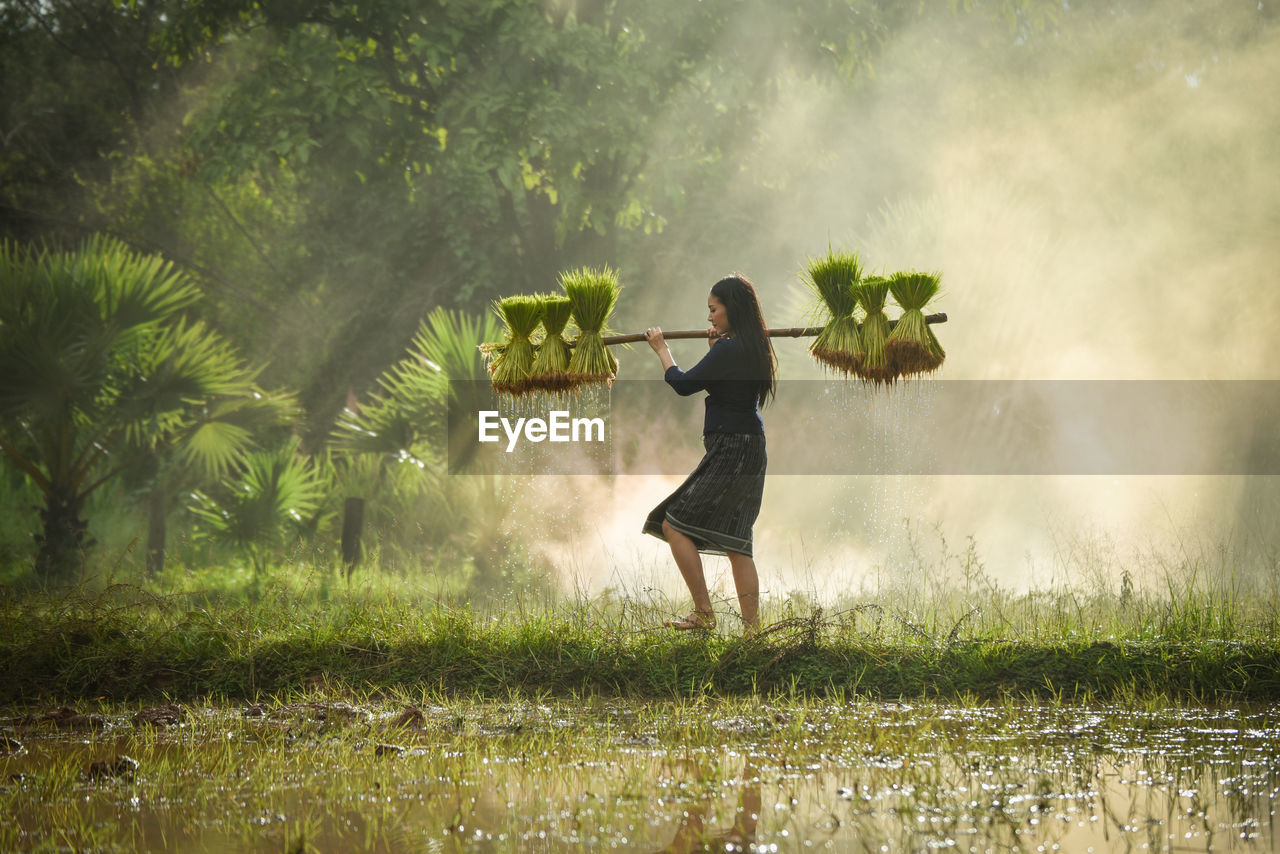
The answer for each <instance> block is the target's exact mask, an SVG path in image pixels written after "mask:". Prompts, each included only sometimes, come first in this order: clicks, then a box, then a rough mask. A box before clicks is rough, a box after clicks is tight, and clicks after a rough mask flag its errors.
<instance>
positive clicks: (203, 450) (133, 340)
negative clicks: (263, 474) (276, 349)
mask: <svg viewBox="0 0 1280 854" xmlns="http://www.w3.org/2000/svg"><path fill="white" fill-rule="evenodd" d="M0 281H4V282H5V283H6V286H5V288H3V289H0V323H2V324H3V325H2V326H0V450H2V451H3V452H4V454H5V456H6V458H7V459H8V460H9V461H10V462H11V463H12V464H13V465H15V466H17V467H18V468H19V469H20V470H21V471H22V472H24V473H25V474H26V475H27V477H29V478H30V479H31V481H32V483H34V484H35V486H36V487H37V488H38V489H39V490H40V491H41V493H42V495H43V497H44V500H45V509H44V510H43V511H42V526H43V533H42V534H41V536H40V538H39V541H40V554H39V555H38V557H37V569H38V571H39V572H40V573H41V574H44V575H49V574H59V573H64V572H66V571H68V570H69V569H70V568H71V567H72V566H73V565H74V564H75V562H76V561H77V560H78V559H79V553H80V551H81V549H82V548H83V547H84V545H85V542H84V539H85V523H84V520H83V519H82V518H81V510H82V508H83V503H84V500H85V498H86V497H87V496H88V495H89V494H90V493H92V492H93V491H94V490H95V489H96V488H97V487H98V486H100V485H101V484H103V483H105V482H107V481H109V480H110V479H112V478H113V477H115V476H116V475H119V474H120V473H121V472H123V471H124V470H125V469H126V468H128V467H130V466H132V465H135V464H136V463H138V462H139V461H140V460H141V459H142V458H143V457H144V456H146V455H148V454H151V453H155V452H156V451H158V450H160V449H165V448H174V449H179V453H180V455H181V456H182V457H183V458H184V459H186V460H188V461H190V462H191V463H193V464H194V465H197V466H199V467H200V468H201V469H203V470H204V471H206V472H209V473H213V474H216V473H219V472H221V471H225V469H226V468H227V467H228V466H229V465H231V464H232V463H233V462H234V461H235V460H237V459H238V458H240V457H241V456H242V455H243V454H244V452H245V451H246V450H247V448H248V447H249V445H250V440H251V437H250V435H249V432H248V431H247V430H246V429H244V427H243V425H242V424H238V423H237V421H238V419H240V418H241V417H243V416H247V415H250V414H254V413H263V412H268V411H269V412H272V413H276V414H279V413H280V412H281V411H282V410H283V409H284V408H285V406H286V404H287V401H286V399H284V398H280V397H267V396H264V395H263V394H262V393H261V392H260V391H259V390H258V388H257V386H256V385H255V384H254V374H253V372H252V371H249V370H248V369H247V368H246V367H245V366H244V365H243V364H242V363H241V362H240V361H239V360H238V358H237V357H236V355H235V353H234V351H233V350H232V349H231V348H230V347H229V346H228V345H227V344H226V343H225V342H223V341H222V340H221V339H220V338H219V336H217V335H216V334H215V333H214V332H212V331H211V330H209V329H208V328H207V327H206V326H204V325H203V324H202V323H200V322H191V321H188V320H186V319H185V317H184V316H183V311H184V309H187V308H188V307H190V306H191V305H192V304H193V303H194V302H195V301H196V299H197V298H198V296H199V293H198V291H197V290H196V288H195V286H194V285H193V284H192V283H191V281H190V280H189V279H188V278H187V277H186V276H185V275H184V274H182V273H181V272H179V271H177V270H176V269H175V268H174V267H173V265H172V264H170V263H168V262H166V261H164V260H163V259H161V258H159V257H157V256H139V255H135V254H133V253H131V252H129V251H128V250H127V249H125V247H124V246H122V245H121V244H119V243H118V242H116V241H113V240H109V239H106V238H102V237H95V238H92V239H90V240H88V241H86V242H85V243H84V244H83V245H82V246H81V247H80V248H79V249H77V250H75V251H72V252H53V251H51V250H47V249H37V248H23V247H19V246H17V245H16V244H13V243H11V242H5V243H3V244H0Z"/></svg>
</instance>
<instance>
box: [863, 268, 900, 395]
mask: <svg viewBox="0 0 1280 854" xmlns="http://www.w3.org/2000/svg"><path fill="white" fill-rule="evenodd" d="M888 296H889V282H888V280H887V279H884V278H882V277H881V276H869V277H867V278H866V279H863V280H862V283H861V284H860V285H859V286H858V301H859V302H860V303H862V308H863V310H864V311H865V312H866V317H865V318H864V319H863V321H862V361H861V362H859V363H858V367H857V369H856V371H855V372H856V373H857V375H858V376H859V377H861V378H862V379H864V380H867V381H868V382H872V383H877V384H879V383H891V382H893V381H894V380H896V379H897V378H898V373H897V371H896V370H894V367H893V365H892V364H890V362H889V359H888V357H887V356H886V354H885V340H886V339H887V338H888V337H889V318H888V317H887V316H886V315H885V313H884V305H885V300H886V299H887V298H888Z"/></svg>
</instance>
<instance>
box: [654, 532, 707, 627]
mask: <svg viewBox="0 0 1280 854" xmlns="http://www.w3.org/2000/svg"><path fill="white" fill-rule="evenodd" d="M662 533H664V534H666V536H667V543H668V544H670V546H671V556H672V557H673V558H675V560H676V566H678V567H679V568H680V574H681V575H683V576H684V583H685V586H687V587H688V588H689V593H690V595H692V596H693V609H694V610H695V611H697V612H699V613H701V614H706V615H708V616H709V615H710V614H711V613H712V611H711V595H710V594H709V593H707V578H706V576H705V575H703V573H702V555H700V554H698V547H697V546H696V545H694V543H693V540H691V539H689V538H688V537H687V536H685V535H684V534H682V533H680V532H679V531H677V530H676V529H675V528H673V527H671V525H669V524H668V523H667V520H666V519H663V520H662Z"/></svg>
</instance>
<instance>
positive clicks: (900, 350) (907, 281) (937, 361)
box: [884, 273, 947, 375]
mask: <svg viewBox="0 0 1280 854" xmlns="http://www.w3.org/2000/svg"><path fill="white" fill-rule="evenodd" d="M940 278H941V277H940V274H938V273H895V274H894V275H893V276H892V277H890V279H889V292H890V293H892V294H893V299H894V301H895V302H897V303H898V305H900V306H901V307H902V316H901V317H899V318H898V324H897V325H896V326H895V327H894V328H893V331H892V332H890V333H889V340H888V341H886V342H885V345H884V349H885V354H886V355H887V356H888V359H889V363H890V365H892V366H893V367H894V369H895V370H896V371H897V372H898V373H900V374H904V375H912V374H923V373H928V372H930V371H936V370H937V369H938V367H939V366H940V365H941V364H942V360H943V359H945V358H946V355H947V354H946V353H945V352H943V349H942V345H941V344H939V343H938V338H937V336H936V335H934V334H933V330H932V329H930V328H929V324H927V323H926V322H925V319H924V311H923V309H924V307H925V305H926V304H927V303H928V302H929V300H931V299H933V298H934V297H935V296H936V295H937V293H938V287H939V283H940Z"/></svg>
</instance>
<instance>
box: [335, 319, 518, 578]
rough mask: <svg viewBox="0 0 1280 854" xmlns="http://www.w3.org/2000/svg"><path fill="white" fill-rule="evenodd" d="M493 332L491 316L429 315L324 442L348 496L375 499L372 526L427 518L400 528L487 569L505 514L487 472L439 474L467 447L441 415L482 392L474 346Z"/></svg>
mask: <svg viewBox="0 0 1280 854" xmlns="http://www.w3.org/2000/svg"><path fill="white" fill-rule="evenodd" d="M499 331H500V324H499V323H498V320H497V318H496V317H495V316H493V315H491V314H486V315H484V316H482V317H478V318H477V317H473V316H470V315H466V314H462V313H459V312H451V311H446V310H445V309H443V308H436V309H435V310H434V311H432V312H431V314H429V315H428V316H427V318H426V319H425V320H424V321H423V322H422V324H421V325H420V326H419V328H418V332H417V334H416V335H415V336H414V339H413V342H412V344H411V345H410V347H409V348H408V352H407V353H406V354H405V356H404V357H403V358H401V359H400V361H399V362H397V363H396V364H395V365H392V366H391V367H390V368H388V369H387V370H386V371H385V372H384V373H383V374H382V376H380V377H379V378H378V385H379V390H378V393H376V394H374V395H372V396H370V397H369V398H368V399H366V400H365V401H363V402H362V403H361V404H360V405H359V407H350V408H348V409H347V410H345V411H344V412H343V414H342V416H341V418H339V420H338V423H337V425H336V426H335V428H334V430H333V433H332V435H331V447H332V449H333V451H334V454H335V457H336V461H337V463H338V469H339V476H340V479H341V480H343V481H345V482H346V483H347V488H348V490H350V491H351V492H352V493H354V494H355V495H359V496H361V497H366V496H373V495H378V496H379V497H380V499H381V500H380V501H378V502H377V504H378V506H376V507H375V509H374V511H373V513H372V514H371V515H372V518H373V520H374V524H375V525H378V526H379V527H383V528H386V529H388V530H389V529H392V528H394V527H397V526H396V525H395V516H396V515H397V514H398V513H400V514H403V513H416V514H417V515H419V516H420V517H421V518H424V519H426V518H429V519H430V520H431V525H432V526H433V527H431V529H430V530H425V529H424V528H423V527H422V526H421V525H415V526H406V527H411V528H412V529H413V530H415V531H418V532H420V533H422V534H426V535H427V537H428V539H430V540H432V541H433V543H432V545H433V546H439V547H443V548H444V549H446V550H450V549H456V548H462V549H466V550H467V551H468V552H469V553H470V556H471V557H472V558H473V559H474V560H475V562H476V563H477V564H478V565H479V564H485V565H487V564H489V563H494V560H489V559H488V557H487V556H488V555H489V554H490V553H491V552H500V551H501V547H500V545H501V544H499V545H494V543H495V542H496V541H497V540H498V539H500V538H501V535H500V533H498V528H499V527H500V525H499V523H500V521H501V515H502V512H503V510H504V507H503V505H502V502H501V501H499V500H498V497H497V486H496V482H495V480H494V477H493V475H492V473H490V472H483V471H481V472H477V473H478V474H481V475H482V476H481V477H479V478H457V479H451V478H449V477H448V476H447V473H446V462H452V463H453V464H454V467H455V468H458V467H461V466H462V465H463V464H465V463H466V462H467V460H466V459H464V457H465V455H466V454H467V453H468V451H469V449H470V448H471V447H472V446H473V445H474V440H473V438H470V439H469V438H468V436H467V435H463V434H462V432H463V431H457V432H456V433H455V434H454V435H451V434H450V425H449V423H448V421H449V419H448V409H449V405H450V401H451V399H453V398H454V397H456V396H458V395H459V394H461V395H462V396H463V397H468V396H469V393H470V392H473V389H474V388H483V389H485V390H486V391H487V389H488V388H489V382H488V372H487V371H486V369H485V366H484V361H483V359H482V358H481V357H480V345H481V344H483V343H485V342H487V341H493V340H494V339H496V338H497V337H498V334H499ZM467 402H468V401H463V404H465V403H467ZM469 429H473V428H468V430H469ZM447 454H451V455H452V458H451V459H449V460H446V455H447ZM495 560H496V559H495ZM482 574H483V569H482Z"/></svg>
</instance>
